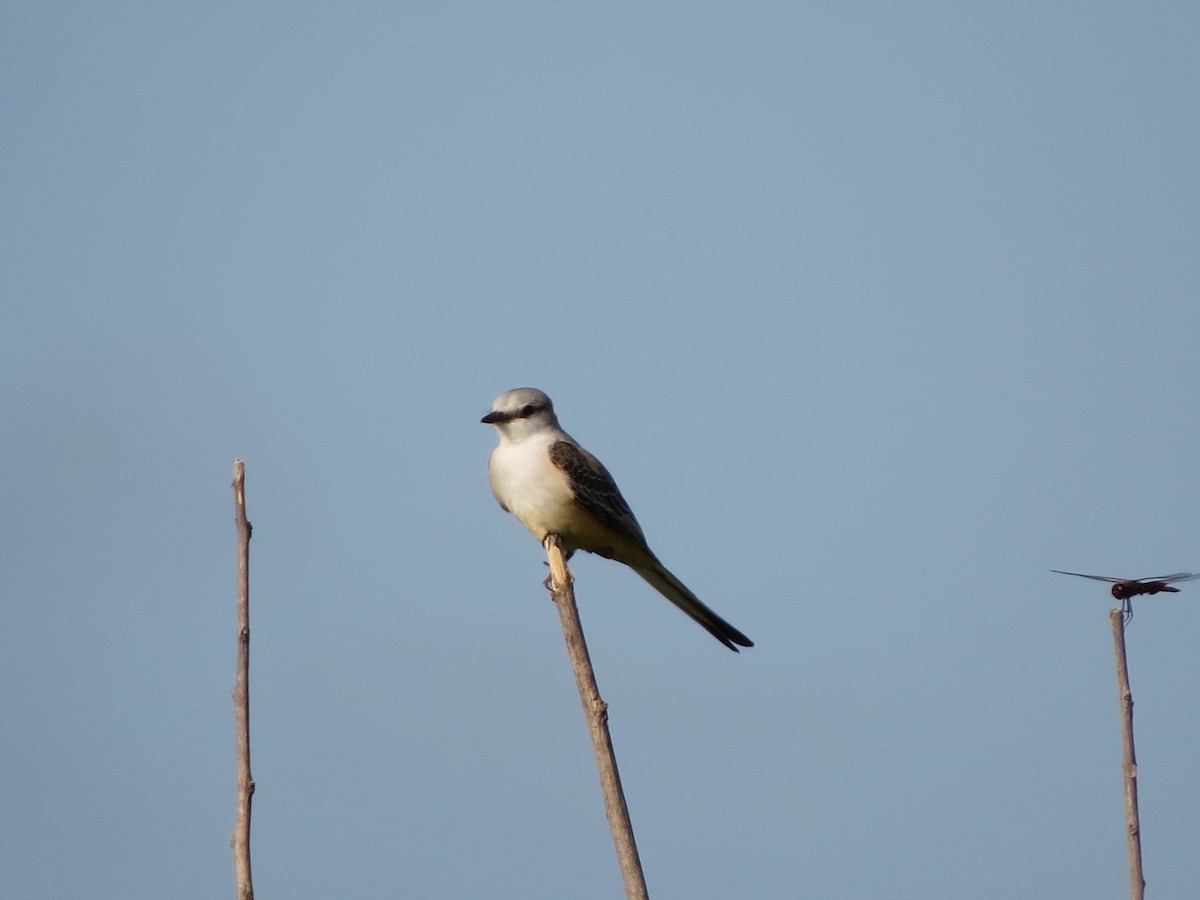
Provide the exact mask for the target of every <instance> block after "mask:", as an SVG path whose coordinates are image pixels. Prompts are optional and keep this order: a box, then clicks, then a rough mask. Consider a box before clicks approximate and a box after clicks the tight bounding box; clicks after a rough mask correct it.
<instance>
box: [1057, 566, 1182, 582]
mask: <svg viewBox="0 0 1200 900" xmlns="http://www.w3.org/2000/svg"><path fill="white" fill-rule="evenodd" d="M1050 571H1051V572H1055V573H1057V574H1059V575H1077V576H1078V577H1080V578H1090V579H1092V581H1107V582H1108V583H1109V584H1117V583H1119V582H1122V581H1128V580H1129V579H1128V578H1109V577H1108V576H1107V575H1084V574H1083V573H1082V572H1064V571H1063V570H1062V569H1051V570H1050ZM1193 577H1197V576H1193Z"/></svg>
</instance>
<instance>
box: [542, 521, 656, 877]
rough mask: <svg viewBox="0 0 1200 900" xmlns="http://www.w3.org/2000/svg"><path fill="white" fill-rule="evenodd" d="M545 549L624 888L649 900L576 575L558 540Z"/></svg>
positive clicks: (548, 541)
mask: <svg viewBox="0 0 1200 900" xmlns="http://www.w3.org/2000/svg"><path fill="white" fill-rule="evenodd" d="M545 545H546V556H547V558H548V559H549V562H550V580H549V583H548V586H549V588H550V593H551V594H552V595H553V596H554V604H555V606H557V607H558V614H559V617H560V618H561V619H562V629H563V637H564V638H566V641H567V653H568V655H569V656H570V657H571V668H572V669H573V670H574V672H575V683H576V685H577V686H578V687H579V699H580V701H581V702H582V703H583V715H584V717H585V718H586V719H587V723H588V730H589V731H590V732H591V735H592V749H593V750H595V752H596V768H597V769H598V770H599V773H600V790H601V792H602V793H603V794H604V809H605V812H606V813H607V815H608V827H609V830H610V831H611V832H612V837H613V845H614V847H615V848H616V851H617V863H618V865H620V867H621V877H622V879H624V882H625V896H626V898H628V900H649V897H650V895H649V893H648V892H647V891H646V877H645V875H644V874H643V873H642V863H641V860H640V859H639V858H638V851H637V843H636V842H635V841H634V838H633V824H632V823H631V822H630V821H629V808H628V807H627V806H626V805H625V792H624V791H623V790H622V789H621V776H620V774H619V773H618V772H617V757H616V754H615V753H614V752H613V746H612V739H611V738H610V737H609V733H608V704H607V703H605V702H604V701H603V700H602V699H601V698H600V689H599V688H598V687H596V675H595V672H593V671H592V660H591V657H590V656H589V655H588V649H587V641H585V640H584V637H583V625H582V624H581V623H580V621H579V609H578V607H576V605H575V590H574V588H573V587H572V581H573V580H572V578H571V573H570V572H569V571H568V570H567V561H566V559H565V558H564V556H563V552H562V547H561V545H560V543H559V539H558V536H557V535H553V534H552V535H550V536H548V537H547V538H546V541H545Z"/></svg>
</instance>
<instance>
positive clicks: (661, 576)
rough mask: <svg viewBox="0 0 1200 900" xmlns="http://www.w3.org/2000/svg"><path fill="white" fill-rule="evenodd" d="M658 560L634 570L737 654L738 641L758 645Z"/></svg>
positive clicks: (740, 643) (747, 645)
mask: <svg viewBox="0 0 1200 900" xmlns="http://www.w3.org/2000/svg"><path fill="white" fill-rule="evenodd" d="M655 563H656V565H654V566H647V567H646V568H644V569H643V568H635V569H634V571H635V572H637V573H638V574H639V575H641V576H642V578H644V579H645V580H646V581H647V582H648V583H649V584H650V585H651V586H652V587H653V588H654V589H655V590H656V591H658V592H659V593H660V594H662V595H663V596H664V597H666V598H667V599H668V600H670V601H671V602H672V603H674V604H675V605H676V606H678V607H679V608H680V609H682V610H683V611H684V612H685V613H687V614H688V615H689V616H691V617H692V618H693V619H695V620H696V622H698V623H699V624H700V626H701V627H702V628H703V629H704V630H705V631H707V632H708V633H709V634H711V635H712V636H713V637H715V638H716V639H717V640H718V641H720V642H721V643H722V644H724V645H725V646H726V647H728V648H729V649H730V650H732V651H733V652H734V653H737V652H738V648H737V647H735V646H734V645H735V644H737V645H739V646H742V647H753V646H754V641H752V640H750V638H748V637H746V636H745V635H744V634H742V633H741V632H740V631H738V630H737V629H736V628H734V627H733V626H732V625H730V624H729V623H728V622H726V621H725V620H724V619H722V618H721V617H720V616H718V615H717V614H716V613H715V612H713V611H712V610H711V609H709V608H708V607H707V606H705V605H704V603H703V602H702V601H701V600H700V598H699V597H697V596H696V595H695V594H693V593H692V592H691V591H689V590H688V589H687V585H685V584H684V583H683V582H682V581H680V580H679V579H678V578H676V577H675V576H674V575H672V574H671V573H670V572H668V571H667V570H666V568H665V567H664V566H663V564H662V563H660V562H658V561H657V560H655Z"/></svg>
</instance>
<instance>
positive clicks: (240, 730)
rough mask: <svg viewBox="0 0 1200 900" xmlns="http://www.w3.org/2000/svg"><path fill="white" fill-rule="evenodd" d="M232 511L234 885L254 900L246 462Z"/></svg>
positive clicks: (241, 899) (239, 470)
mask: <svg viewBox="0 0 1200 900" xmlns="http://www.w3.org/2000/svg"><path fill="white" fill-rule="evenodd" d="M232 487H233V511H234V521H235V522H236V523H237V545H238V554H237V555H238V591H237V619H238V638H237V641H238V649H237V681H236V682H235V683H234V686H233V720H234V740H235V743H236V744H237V824H236V825H235V826H234V829H233V837H232V838H231V839H230V841H229V843H230V846H231V847H233V872H234V884H235V886H236V888H237V898H238V900H254V884H253V882H252V881H251V879H250V799H251V798H252V797H253V796H254V779H253V778H251V777H250V523H249V522H248V521H246V464H245V463H243V462H242V461H241V460H240V459H238V460H234V463H233V485H232Z"/></svg>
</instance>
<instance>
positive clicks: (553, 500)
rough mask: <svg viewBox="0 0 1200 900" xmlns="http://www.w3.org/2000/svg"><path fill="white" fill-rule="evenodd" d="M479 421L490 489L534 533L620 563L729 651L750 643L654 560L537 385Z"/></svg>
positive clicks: (605, 478) (621, 503)
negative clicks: (490, 437)
mask: <svg viewBox="0 0 1200 900" xmlns="http://www.w3.org/2000/svg"><path fill="white" fill-rule="evenodd" d="M480 421H481V422H483V423H485V424H487V425H494V426H495V428H496V431H497V432H499V435H500V443H499V445H498V446H497V447H496V449H495V450H493V451H492V455H491V458H490V459H489V460H488V481H490V482H491V485H492V493H493V494H495V495H496V500H497V501H499V503H500V507H501V509H503V510H504V511H505V512H510V513H512V514H513V515H514V516H516V517H517V520H518V521H519V522H520V523H521V524H522V525H524V526H525V527H526V528H528V529H529V530H530V531H531V532H532V533H533V536H534V537H535V538H537V539H538V540H539V541H541V542H545V540H546V536H547V535H551V534H554V535H558V537H559V538H560V540H561V542H562V548H563V551H564V552H565V553H566V554H567V556H568V557H570V555H571V554H572V553H574V552H575V551H576V550H586V551H588V552H589V553H595V554H597V555H599V556H604V557H607V558H608V559H615V560H616V561H617V562H622V563H625V565H627V566H629V568H631V569H633V571H635V572H637V573H638V574H639V575H641V576H642V578H644V579H646V581H648V582H649V583H650V584H651V585H652V586H653V587H654V588H655V590H657V591H658V592H659V593H660V594H662V595H663V596H664V597H666V598H667V599H668V600H670V601H671V602H672V603H674V604H675V605H676V606H678V607H679V608H680V609H682V610H683V611H684V612H685V613H687V614H688V615H689V616H691V617H692V618H693V619H695V620H696V621H697V622H699V623H700V625H701V626H702V627H703V628H704V629H705V630H706V631H708V633H709V634H711V635H712V636H713V637H715V638H716V639H717V640H718V641H720V642H721V643H722V644H724V645H725V646H726V647H728V648H729V649H730V650H733V651H734V652H737V647H736V646H734V645H735V644H737V645H739V646H742V647H753V646H754V642H753V641H751V640H750V639H749V638H748V637H746V636H745V635H744V634H742V633H741V632H740V631H738V630H737V629H736V628H734V627H733V626H732V625H730V624H729V623H728V622H726V621H725V620H724V619H722V618H721V617H720V616H718V615H717V614H716V613H715V612H713V611H712V610H711V609H709V608H708V607H707V606H705V605H704V604H703V603H702V602H701V601H700V599H699V598H698V597H697V596H696V595H695V594H693V593H692V592H691V591H689V590H688V589H687V587H686V586H685V585H684V584H683V582H681V581H680V580H679V579H678V578H676V577H675V576H674V575H672V574H671V573H670V572H669V571H667V568H666V566H664V565H663V564H662V563H661V562H659V561H658V557H657V556H655V555H654V553H653V552H652V551H651V550H650V547H649V546H648V545H647V544H646V538H645V535H643V534H642V528H641V526H640V525H638V522H637V519H635V518H634V516H633V512H632V511H631V510H630V509H629V504H628V503H626V502H625V498H624V497H622V496H621V492H620V490H618V488H617V483H616V482H615V481H613V477H612V476H611V475H609V474H608V470H607V469H606V468H604V466H602V465H601V464H600V460H598V459H596V457H594V456H592V454H590V453H588V452H587V451H586V450H584V449H583V448H582V447H581V446H579V444H577V443H576V442H575V439H574V438H572V437H571V436H570V435H569V434H567V433H566V432H565V431H563V430H562V429H561V428H560V427H559V425H558V417H557V416H555V415H554V406H553V404H552V403H551V402H550V398H549V397H547V396H546V395H545V394H544V393H542V392H541V391H539V390H538V389H537V388H514V389H513V390H511V391H505V392H504V393H503V394H501V395H500V396H499V397H497V398H496V402H495V403H493V404H492V411H491V412H490V413H488V414H487V415H486V416H484V417H483V418H482V419H480Z"/></svg>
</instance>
